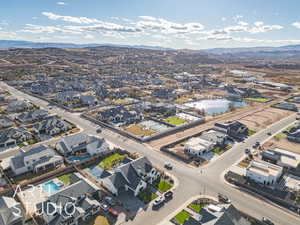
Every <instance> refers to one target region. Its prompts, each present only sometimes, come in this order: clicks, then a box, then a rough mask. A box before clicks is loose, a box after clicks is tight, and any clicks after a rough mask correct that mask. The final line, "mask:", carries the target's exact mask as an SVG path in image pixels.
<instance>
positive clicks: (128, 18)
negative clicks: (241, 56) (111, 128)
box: [0, 0, 300, 49]
mask: <svg viewBox="0 0 300 225" xmlns="http://www.w3.org/2000/svg"><path fill="white" fill-rule="evenodd" d="M2 1H3V2H5V3H3V4H2V7H1V8H0V39H6V40H7V39H11V40H28V41H40V42H73V43H113V44H130V45H158V46H164V47H172V48H190V49H203V48H215V47H249V46H280V45H289V44H300V13H299V10H300V2H299V0H288V1H283V0H65V1H64V0H56V1H55V0H26V1H20V0H9V1H6V0H5V1H4V0H2ZM21 2H22V3H21Z"/></svg>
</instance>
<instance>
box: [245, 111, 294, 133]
mask: <svg viewBox="0 0 300 225" xmlns="http://www.w3.org/2000/svg"><path fill="white" fill-rule="evenodd" d="M292 113H293V112H290V111H287V110H281V109H275V108H271V107H269V108H266V109H262V110H260V111H257V112H256V113H253V114H252V115H248V116H246V117H244V118H242V119H241V120H240V122H242V123H244V124H246V125H247V126H248V128H249V129H250V130H254V131H259V130H261V129H264V128H266V127H267V126H268V125H270V124H272V123H274V122H276V121H278V120H281V119H283V118H284V117H287V116H289V115H291V114H292Z"/></svg>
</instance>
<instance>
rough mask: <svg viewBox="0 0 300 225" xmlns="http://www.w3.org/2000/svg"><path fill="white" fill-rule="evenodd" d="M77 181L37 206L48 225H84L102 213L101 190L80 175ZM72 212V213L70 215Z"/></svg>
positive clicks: (77, 174) (77, 175)
mask: <svg viewBox="0 0 300 225" xmlns="http://www.w3.org/2000/svg"><path fill="white" fill-rule="evenodd" d="M73 176H76V177H77V178H75V179H76V180H77V181H75V182H74V183H73V184H71V185H69V186H67V187H66V188H64V189H61V190H59V191H58V192H56V193H54V194H53V195H50V197H48V199H47V200H45V201H44V202H41V203H39V204H37V206H36V208H37V210H38V215H39V216H40V217H41V218H42V219H43V221H44V223H45V224H47V225H82V224H87V221H88V220H89V219H90V218H91V217H93V216H95V215H97V214H98V213H99V212H100V203H99V202H98V201H97V199H100V198H101V195H102V194H101V191H100V189H99V188H98V187H97V186H96V185H95V184H93V183H92V182H90V181H89V180H87V179H86V178H85V177H83V176H82V175H81V174H79V173H75V174H74V175H73ZM70 212H72V213H70Z"/></svg>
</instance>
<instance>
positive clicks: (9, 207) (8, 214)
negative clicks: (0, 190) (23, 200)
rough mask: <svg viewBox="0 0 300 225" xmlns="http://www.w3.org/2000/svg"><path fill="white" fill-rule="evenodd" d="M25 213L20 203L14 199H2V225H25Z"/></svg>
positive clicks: (0, 219)
mask: <svg viewBox="0 0 300 225" xmlns="http://www.w3.org/2000/svg"><path fill="white" fill-rule="evenodd" d="M23 224H25V213H24V210H23V208H22V206H21V204H20V203H19V202H17V201H16V200H15V199H14V198H11V197H6V196H1V197H0V225H23Z"/></svg>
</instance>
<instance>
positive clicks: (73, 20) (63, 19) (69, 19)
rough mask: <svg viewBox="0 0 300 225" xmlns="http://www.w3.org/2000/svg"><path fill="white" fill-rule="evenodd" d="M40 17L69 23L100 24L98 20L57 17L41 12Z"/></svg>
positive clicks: (50, 13)
mask: <svg viewBox="0 0 300 225" xmlns="http://www.w3.org/2000/svg"><path fill="white" fill-rule="evenodd" d="M42 15H44V16H46V17H48V18H49V19H50V20H62V21H65V22H70V23H79V24H92V23H101V22H102V21H100V20H98V19H92V18H88V17H74V16H62V15H57V14H54V13H52V12H42Z"/></svg>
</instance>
